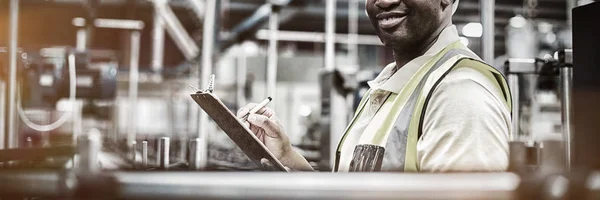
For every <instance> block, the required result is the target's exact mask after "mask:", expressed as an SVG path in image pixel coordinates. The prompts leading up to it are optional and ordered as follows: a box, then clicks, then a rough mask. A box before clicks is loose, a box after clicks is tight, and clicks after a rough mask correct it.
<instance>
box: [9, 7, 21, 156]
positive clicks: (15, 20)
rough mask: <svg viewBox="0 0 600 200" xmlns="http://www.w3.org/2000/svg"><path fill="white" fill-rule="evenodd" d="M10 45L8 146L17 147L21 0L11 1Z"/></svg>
mask: <svg viewBox="0 0 600 200" xmlns="http://www.w3.org/2000/svg"><path fill="white" fill-rule="evenodd" d="M8 29H9V39H8V41H9V45H8V59H9V67H10V70H9V80H8V82H9V85H8V86H9V88H8V112H7V113H8V116H7V117H8V122H6V123H7V124H6V126H7V127H8V129H7V133H6V134H7V135H8V137H7V140H8V141H6V142H7V144H8V145H7V147H8V148H16V147H17V145H18V144H17V143H18V136H17V119H16V117H17V114H16V111H17V106H16V105H17V104H16V103H17V102H16V97H17V51H18V50H17V41H18V30H19V0H11V1H10V20H9V28H8Z"/></svg>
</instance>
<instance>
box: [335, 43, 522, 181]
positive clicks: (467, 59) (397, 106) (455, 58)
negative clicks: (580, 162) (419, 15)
mask: <svg viewBox="0 0 600 200" xmlns="http://www.w3.org/2000/svg"><path fill="white" fill-rule="evenodd" d="M463 67H464V68H471V69H475V70H477V71H479V72H481V73H482V74H483V75H484V76H485V77H487V78H489V79H490V80H492V82H493V83H497V84H495V85H496V87H498V89H499V91H502V93H503V97H504V100H505V103H506V106H507V109H508V110H509V111H510V110H512V109H511V108H512V100H511V94H510V89H509V87H508V84H507V83H506V79H505V78H504V76H503V75H502V74H501V73H500V72H498V70H496V69H495V68H493V67H491V66H489V65H487V64H486V63H484V62H482V61H480V60H479V59H478V57H477V56H476V55H474V54H473V53H472V52H471V51H469V50H468V49H467V48H466V47H465V46H464V45H462V44H461V43H460V42H455V43H452V44H450V45H448V46H447V47H446V48H444V49H443V50H442V51H440V52H439V53H438V54H436V55H435V56H434V57H432V58H431V59H430V60H429V61H428V62H427V63H426V64H425V65H423V66H422V67H421V68H420V69H419V70H418V71H417V72H416V73H415V74H414V75H413V77H412V78H411V79H410V80H409V81H408V82H407V84H406V85H405V86H404V88H403V89H402V90H401V91H400V92H399V93H397V94H396V93H392V94H390V96H388V98H387V100H386V103H391V110H390V111H389V114H388V115H387V116H385V119H384V121H383V123H382V126H381V127H378V128H377V130H378V131H377V132H376V133H375V137H374V138H373V140H374V141H373V143H371V144H385V148H384V147H382V146H378V145H369V144H361V145H357V146H356V147H355V150H354V154H353V156H352V161H351V163H350V171H404V172H416V171H419V169H418V165H417V141H418V139H419V138H420V137H421V135H422V130H423V118H424V116H425V111H426V109H427V104H428V102H429V100H430V98H431V96H432V94H433V91H434V90H435V88H436V87H437V86H438V85H439V83H440V82H441V81H442V79H443V78H444V77H445V76H446V75H448V73H450V72H451V71H452V70H455V69H459V68H463ZM369 93H370V91H369V92H367V94H369ZM368 98H369V95H365V96H364V97H363V99H362V100H361V102H360V104H359V106H358V109H357V110H356V112H355V114H354V117H353V119H352V121H351V122H350V124H349V125H348V127H347V128H346V131H345V133H344V135H343V136H342V139H341V140H340V143H339V145H338V148H337V152H336V159H335V166H334V171H338V169H339V161H340V154H341V147H342V144H343V143H344V140H345V138H346V135H347V134H348V132H349V130H351V129H352V126H353V125H354V123H355V122H356V120H357V118H358V117H359V116H360V115H361V113H362V111H363V109H364V108H365V104H366V102H367V101H368ZM367 130H369V129H367ZM384 138H387V139H384ZM383 140H387V141H383Z"/></svg>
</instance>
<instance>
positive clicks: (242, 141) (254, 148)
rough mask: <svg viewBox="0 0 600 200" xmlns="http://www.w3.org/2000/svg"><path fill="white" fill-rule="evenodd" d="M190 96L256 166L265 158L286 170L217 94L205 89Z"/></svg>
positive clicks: (280, 169) (276, 166) (279, 169)
mask: <svg viewBox="0 0 600 200" xmlns="http://www.w3.org/2000/svg"><path fill="white" fill-rule="evenodd" d="M190 96H191V97H192V99H194V101H195V102H196V103H197V104H198V105H199V106H200V107H201V108H202V110H204V111H205V112H206V113H207V114H208V116H210V117H211V118H212V119H213V120H214V121H215V122H216V123H217V125H219V127H221V129H223V131H225V133H226V134H227V136H229V138H231V140H233V142H235V144H236V145H237V146H238V147H240V149H242V151H243V152H244V153H245V154H246V155H247V156H248V157H249V158H250V160H252V161H253V162H254V163H256V164H257V165H258V166H262V164H261V163H260V160H261V159H262V158H266V159H267V160H269V161H270V162H271V163H272V164H273V166H274V167H275V169H276V170H278V171H284V172H288V171H287V169H286V168H285V167H284V166H283V164H281V162H280V161H279V160H278V159H277V158H276V157H275V156H274V155H273V154H272V153H271V151H269V149H267V147H266V146H265V145H264V144H263V143H262V142H261V141H260V140H259V139H258V138H257V137H256V135H254V133H252V131H251V130H250V129H249V128H248V127H246V126H244V124H243V122H242V121H240V119H238V118H237V117H236V116H235V115H234V114H233V113H232V112H231V111H230V110H229V109H227V107H226V106H225V104H223V102H222V101H221V100H220V99H219V98H218V97H217V96H215V95H213V94H212V93H210V92H205V91H198V92H197V93H195V94H190Z"/></svg>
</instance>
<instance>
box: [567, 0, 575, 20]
mask: <svg viewBox="0 0 600 200" xmlns="http://www.w3.org/2000/svg"><path fill="white" fill-rule="evenodd" d="M575 6H577V0H567V24H568V25H569V26H572V25H573V8H575Z"/></svg>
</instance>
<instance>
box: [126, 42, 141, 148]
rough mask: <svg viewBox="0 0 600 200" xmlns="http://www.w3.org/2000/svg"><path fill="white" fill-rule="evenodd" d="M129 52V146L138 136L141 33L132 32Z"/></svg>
mask: <svg viewBox="0 0 600 200" xmlns="http://www.w3.org/2000/svg"><path fill="white" fill-rule="evenodd" d="M130 37H131V38H130V44H131V45H130V52H129V56H130V58H129V113H128V115H129V120H128V123H129V125H128V127H127V144H132V143H133V141H135V138H136V134H137V103H138V102H137V98H138V79H139V70H138V68H139V66H138V64H139V55H140V32H139V31H132V32H131V36H130Z"/></svg>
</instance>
